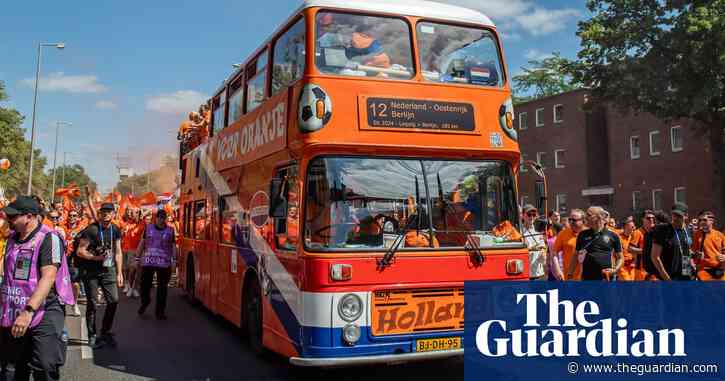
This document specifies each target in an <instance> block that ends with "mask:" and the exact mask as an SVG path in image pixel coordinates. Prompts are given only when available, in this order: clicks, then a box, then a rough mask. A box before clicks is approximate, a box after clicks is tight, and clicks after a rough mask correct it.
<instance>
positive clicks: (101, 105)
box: [96, 101, 116, 110]
mask: <svg viewBox="0 0 725 381" xmlns="http://www.w3.org/2000/svg"><path fill="white" fill-rule="evenodd" d="M96 108H97V109H101V110H113V109H115V108H116V104H115V103H113V102H112V101H98V102H96Z"/></svg>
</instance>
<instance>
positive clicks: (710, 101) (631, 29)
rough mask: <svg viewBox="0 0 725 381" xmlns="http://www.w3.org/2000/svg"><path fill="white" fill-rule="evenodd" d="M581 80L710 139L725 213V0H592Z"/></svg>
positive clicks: (604, 97)
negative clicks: (683, 121) (684, 123)
mask: <svg viewBox="0 0 725 381" xmlns="http://www.w3.org/2000/svg"><path fill="white" fill-rule="evenodd" d="M587 7H588V8H589V11H590V12H591V14H592V15H593V16H592V18H591V19H589V20H586V21H583V22H580V23H579V30H578V32H577V35H578V36H579V37H580V38H581V50H580V51H579V53H578V57H579V60H578V62H577V63H576V65H575V66H574V69H575V70H574V73H575V77H576V79H577V80H578V81H581V82H582V83H584V84H586V85H587V86H588V87H591V95H592V100H593V101H596V102H597V103H599V102H609V103H611V104H614V105H617V106H618V108H619V109H620V110H623V111H626V110H634V111H635V112H639V111H643V112H649V113H652V114H654V115H655V116H657V117H659V118H661V119H664V120H674V119H680V118H687V119H689V120H691V121H693V122H694V128H696V129H697V130H698V131H699V132H701V133H702V134H703V135H705V136H707V138H708V142H709V147H710V151H711V154H712V164H713V174H712V188H713V192H714V195H715V197H714V200H713V203H714V205H713V207H714V208H715V209H717V210H718V211H719V213H720V215H721V216H722V215H723V214H722V213H724V212H725V189H724V188H723V186H724V180H723V178H724V177H725V142H724V139H725V132H724V131H725V0H668V1H655V0H588V2H587Z"/></svg>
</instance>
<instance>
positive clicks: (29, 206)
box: [2, 196, 40, 217]
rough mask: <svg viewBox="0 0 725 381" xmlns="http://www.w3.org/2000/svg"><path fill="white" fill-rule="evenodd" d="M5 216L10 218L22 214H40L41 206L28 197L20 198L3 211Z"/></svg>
mask: <svg viewBox="0 0 725 381" xmlns="http://www.w3.org/2000/svg"><path fill="white" fill-rule="evenodd" d="M2 211H3V212H5V214H6V215H7V216H8V217H10V216H17V215H20V214H28V213H29V214H35V215H38V214H40V204H38V202H37V201H35V199H33V198H32V197H28V196H18V198H16V199H15V201H13V202H11V203H10V204H8V206H6V207H4V208H3V209H2Z"/></svg>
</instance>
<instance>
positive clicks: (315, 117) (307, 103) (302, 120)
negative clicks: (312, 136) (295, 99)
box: [298, 84, 332, 132]
mask: <svg viewBox="0 0 725 381" xmlns="http://www.w3.org/2000/svg"><path fill="white" fill-rule="evenodd" d="M299 103H300V104H299V110H298V119H299V120H298V122H299V125H300V129H301V130H302V131H304V132H313V131H317V130H319V129H321V128H322V127H325V125H326V124H327V123H329V122H330V119H331V118H332V100H331V99H330V97H329V96H328V95H327V93H326V92H325V90H323V89H322V87H320V86H318V85H315V84H307V85H305V87H304V89H302V93H301V94H300V102H299Z"/></svg>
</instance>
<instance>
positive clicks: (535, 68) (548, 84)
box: [513, 52, 581, 103]
mask: <svg viewBox="0 0 725 381" xmlns="http://www.w3.org/2000/svg"><path fill="white" fill-rule="evenodd" d="M571 68H572V62H571V61H570V60H568V59H566V58H564V57H562V56H561V54H560V53H559V52H554V53H553V54H552V55H551V57H546V58H544V59H541V60H530V61H529V64H528V66H524V67H522V68H521V70H523V73H522V74H519V75H516V76H514V77H513V80H514V94H515V99H516V100H517V103H520V102H526V101H530V100H533V99H538V98H544V97H548V96H551V95H556V94H561V93H565V92H567V91H572V90H576V89H578V88H580V87H581V86H580V83H579V82H578V81H577V80H575V79H574V78H573V76H572V73H571Z"/></svg>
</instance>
